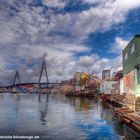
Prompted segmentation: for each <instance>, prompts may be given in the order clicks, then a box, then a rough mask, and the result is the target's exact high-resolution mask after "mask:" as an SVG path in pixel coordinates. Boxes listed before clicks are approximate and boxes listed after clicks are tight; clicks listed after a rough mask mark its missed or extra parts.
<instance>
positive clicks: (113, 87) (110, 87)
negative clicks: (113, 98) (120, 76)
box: [100, 81, 118, 95]
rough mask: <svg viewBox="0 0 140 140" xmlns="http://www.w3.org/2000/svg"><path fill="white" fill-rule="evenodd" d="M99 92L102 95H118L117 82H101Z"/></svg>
mask: <svg viewBox="0 0 140 140" xmlns="http://www.w3.org/2000/svg"><path fill="white" fill-rule="evenodd" d="M100 92H101V93H104V94H109V95H110V94H116V93H117V94H118V81H102V83H101V84H100Z"/></svg>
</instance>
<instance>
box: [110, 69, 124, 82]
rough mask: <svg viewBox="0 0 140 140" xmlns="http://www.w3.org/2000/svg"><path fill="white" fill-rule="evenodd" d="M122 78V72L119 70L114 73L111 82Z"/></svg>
mask: <svg viewBox="0 0 140 140" xmlns="http://www.w3.org/2000/svg"><path fill="white" fill-rule="evenodd" d="M122 78H123V71H122V70H120V71H117V72H115V73H114V75H113V78H112V80H114V81H119V80H120V79H122Z"/></svg>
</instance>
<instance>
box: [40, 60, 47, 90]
mask: <svg viewBox="0 0 140 140" xmlns="http://www.w3.org/2000/svg"><path fill="white" fill-rule="evenodd" d="M43 70H44V71H45V77H46V80H47V81H46V87H48V84H49V78H48V73H47V66H46V61H45V59H44V58H43V61H42V67H41V72H40V75H39V81H38V86H39V87H41V78H42V74H43Z"/></svg>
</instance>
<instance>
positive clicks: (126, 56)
mask: <svg viewBox="0 0 140 140" xmlns="http://www.w3.org/2000/svg"><path fill="white" fill-rule="evenodd" d="M127 58H128V54H127V52H126V53H125V54H124V60H126V59H127Z"/></svg>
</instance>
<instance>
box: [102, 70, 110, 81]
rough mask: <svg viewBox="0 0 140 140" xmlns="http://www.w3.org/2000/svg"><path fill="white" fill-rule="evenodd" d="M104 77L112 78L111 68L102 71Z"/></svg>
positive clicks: (104, 78)
mask: <svg viewBox="0 0 140 140" xmlns="http://www.w3.org/2000/svg"><path fill="white" fill-rule="evenodd" d="M102 79H103V80H110V69H108V70H103V71H102Z"/></svg>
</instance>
